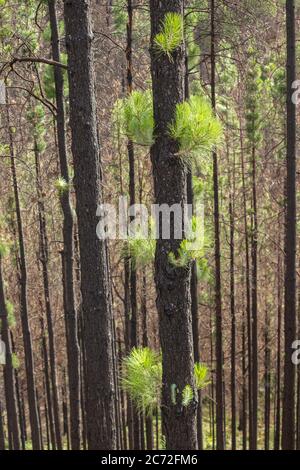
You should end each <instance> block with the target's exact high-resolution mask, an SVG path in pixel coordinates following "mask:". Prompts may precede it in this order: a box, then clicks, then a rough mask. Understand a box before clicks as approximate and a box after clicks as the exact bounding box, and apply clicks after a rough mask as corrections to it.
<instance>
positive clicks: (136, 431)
mask: <svg viewBox="0 0 300 470" xmlns="http://www.w3.org/2000/svg"><path fill="white" fill-rule="evenodd" d="M127 16H128V21H127V45H126V62H127V94H128V95H130V94H131V93H132V78H133V77H132V33H133V5H132V0H127ZM127 151H128V161H129V198H130V206H133V205H134V204H135V155H134V146H133V142H132V141H131V140H129V141H128V144H127ZM132 219H134V217H132ZM130 304H131V321H130V323H131V329H130V333H131V341H130V342H131V348H134V347H136V346H137V345H138V327H137V275H136V270H135V266H134V263H133V260H131V262H130ZM132 414H133V445H134V449H140V448H141V422H140V416H139V414H138V412H137V410H136V407H135V406H134V405H133V407H132Z"/></svg>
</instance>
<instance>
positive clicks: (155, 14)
mask: <svg viewBox="0 0 300 470" xmlns="http://www.w3.org/2000/svg"><path fill="white" fill-rule="evenodd" d="M168 12H174V13H177V14H179V15H182V14H183V1H182V0H175V1H174V0H173V1H170V0H166V1H164V2H161V1H159V0H151V1H150V14H151V37H152V46H151V51H150V52H151V73H152V83H153V100H154V121H155V129H156V140H155V143H154V144H153V146H152V148H151V159H152V167H153V176H154V191H155V202H156V204H158V205H161V204H167V205H168V207H172V206H173V204H178V205H179V206H180V207H181V209H183V205H184V204H185V203H186V170H185V168H184V167H183V165H182V164H181V162H180V160H179V159H178V156H177V155H176V154H177V152H178V149H179V148H178V142H176V141H174V140H172V139H171V138H170V136H169V132H168V129H169V125H170V123H171V122H172V120H173V118H174V116H175V109H176V104H177V103H180V102H182V101H183V99H184V47H183V44H182V45H181V46H180V47H179V48H178V49H177V50H176V51H174V53H173V54H172V60H170V58H169V57H168V56H167V55H166V54H157V52H156V51H155V48H154V44H153V41H154V37H155V35H156V34H157V33H158V32H159V31H160V28H161V23H162V21H163V20H164V17H165V15H166V14H167V13H168ZM171 219H172V218H171ZM176 222H177V223H178V221H176ZM157 223H158V225H159V221H158V220H157ZM174 227H175V221H174V220H171V221H170V228H171V230H170V232H171V233H170V238H169V239H163V237H162V234H161V230H159V238H158V240H157V248H156V259H155V281H156V288H157V308H158V313H159V324H160V340H161V348H162V362H163V390H162V410H161V411H162V427H163V434H164V435H165V438H166V447H167V449H174V450H179V449H196V448H197V446H198V444H197V426H196V411H197V406H196V403H191V404H190V405H189V406H187V407H183V406H182V392H183V390H184V388H185V386H186V385H187V384H188V385H190V386H191V387H192V389H193V390H194V393H195V384H194V374H193V365H194V361H193V336H192V318H191V297H190V292H191V283H190V277H191V272H190V267H189V268H187V269H183V268H177V267H175V266H172V265H171V264H170V262H169V258H168V254H169V253H170V252H173V253H177V250H178V248H179V246H180V242H181V241H180V240H177V239H175V236H174ZM160 229H161V227H160ZM183 237H184V233H183ZM174 344H176V348H174ZM194 397H195V398H196V395H195V394H194Z"/></svg>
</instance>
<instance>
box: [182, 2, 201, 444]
mask: <svg viewBox="0 0 300 470" xmlns="http://www.w3.org/2000/svg"><path fill="white" fill-rule="evenodd" d="M184 11H185V10H184ZM184 97H185V99H186V100H188V99H189V97H190V90H189V61H188V50H187V46H186V44H185V76H184ZM187 203H188V204H190V205H191V206H192V208H193V213H194V207H193V206H194V190H193V173H192V168H188V172H187ZM191 312H192V325H193V343H194V361H195V362H200V341H199V315H198V278H197V262H196V261H195V260H193V261H192V265H191ZM197 436H198V449H199V450H202V449H203V429H202V394H201V390H198V407H197Z"/></svg>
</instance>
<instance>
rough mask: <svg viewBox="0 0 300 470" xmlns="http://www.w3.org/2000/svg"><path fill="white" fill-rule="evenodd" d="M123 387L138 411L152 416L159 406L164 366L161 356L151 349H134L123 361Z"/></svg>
mask: <svg viewBox="0 0 300 470" xmlns="http://www.w3.org/2000/svg"><path fill="white" fill-rule="evenodd" d="M121 381H122V386H123V388H124V390H126V391H127V392H128V393H129V395H130V397H131V399H132V400H133V402H134V403H135V405H136V407H137V409H138V410H139V411H140V412H145V413H146V414H147V415H149V416H150V415H152V414H153V413H154V411H155V410H156V408H157V407H158V406H159V402H160V393H161V383H162V364H161V357H160V355H159V354H157V353H155V352H154V351H152V350H151V349H150V348H133V349H132V351H131V352H130V354H129V356H127V357H126V358H125V359H124V360H123V373H122V379H121Z"/></svg>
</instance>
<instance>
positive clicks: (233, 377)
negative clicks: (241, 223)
mask: <svg viewBox="0 0 300 470" xmlns="http://www.w3.org/2000/svg"><path fill="white" fill-rule="evenodd" d="M229 218H230V313H231V351H230V355H231V361H230V362H231V386H230V388H231V447H232V450H235V449H236V358H235V355H236V315H235V271H234V270H235V268H234V262H235V244H234V242H235V240H234V236H235V225H234V193H233V194H232V193H231V194H230V202H229Z"/></svg>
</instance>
